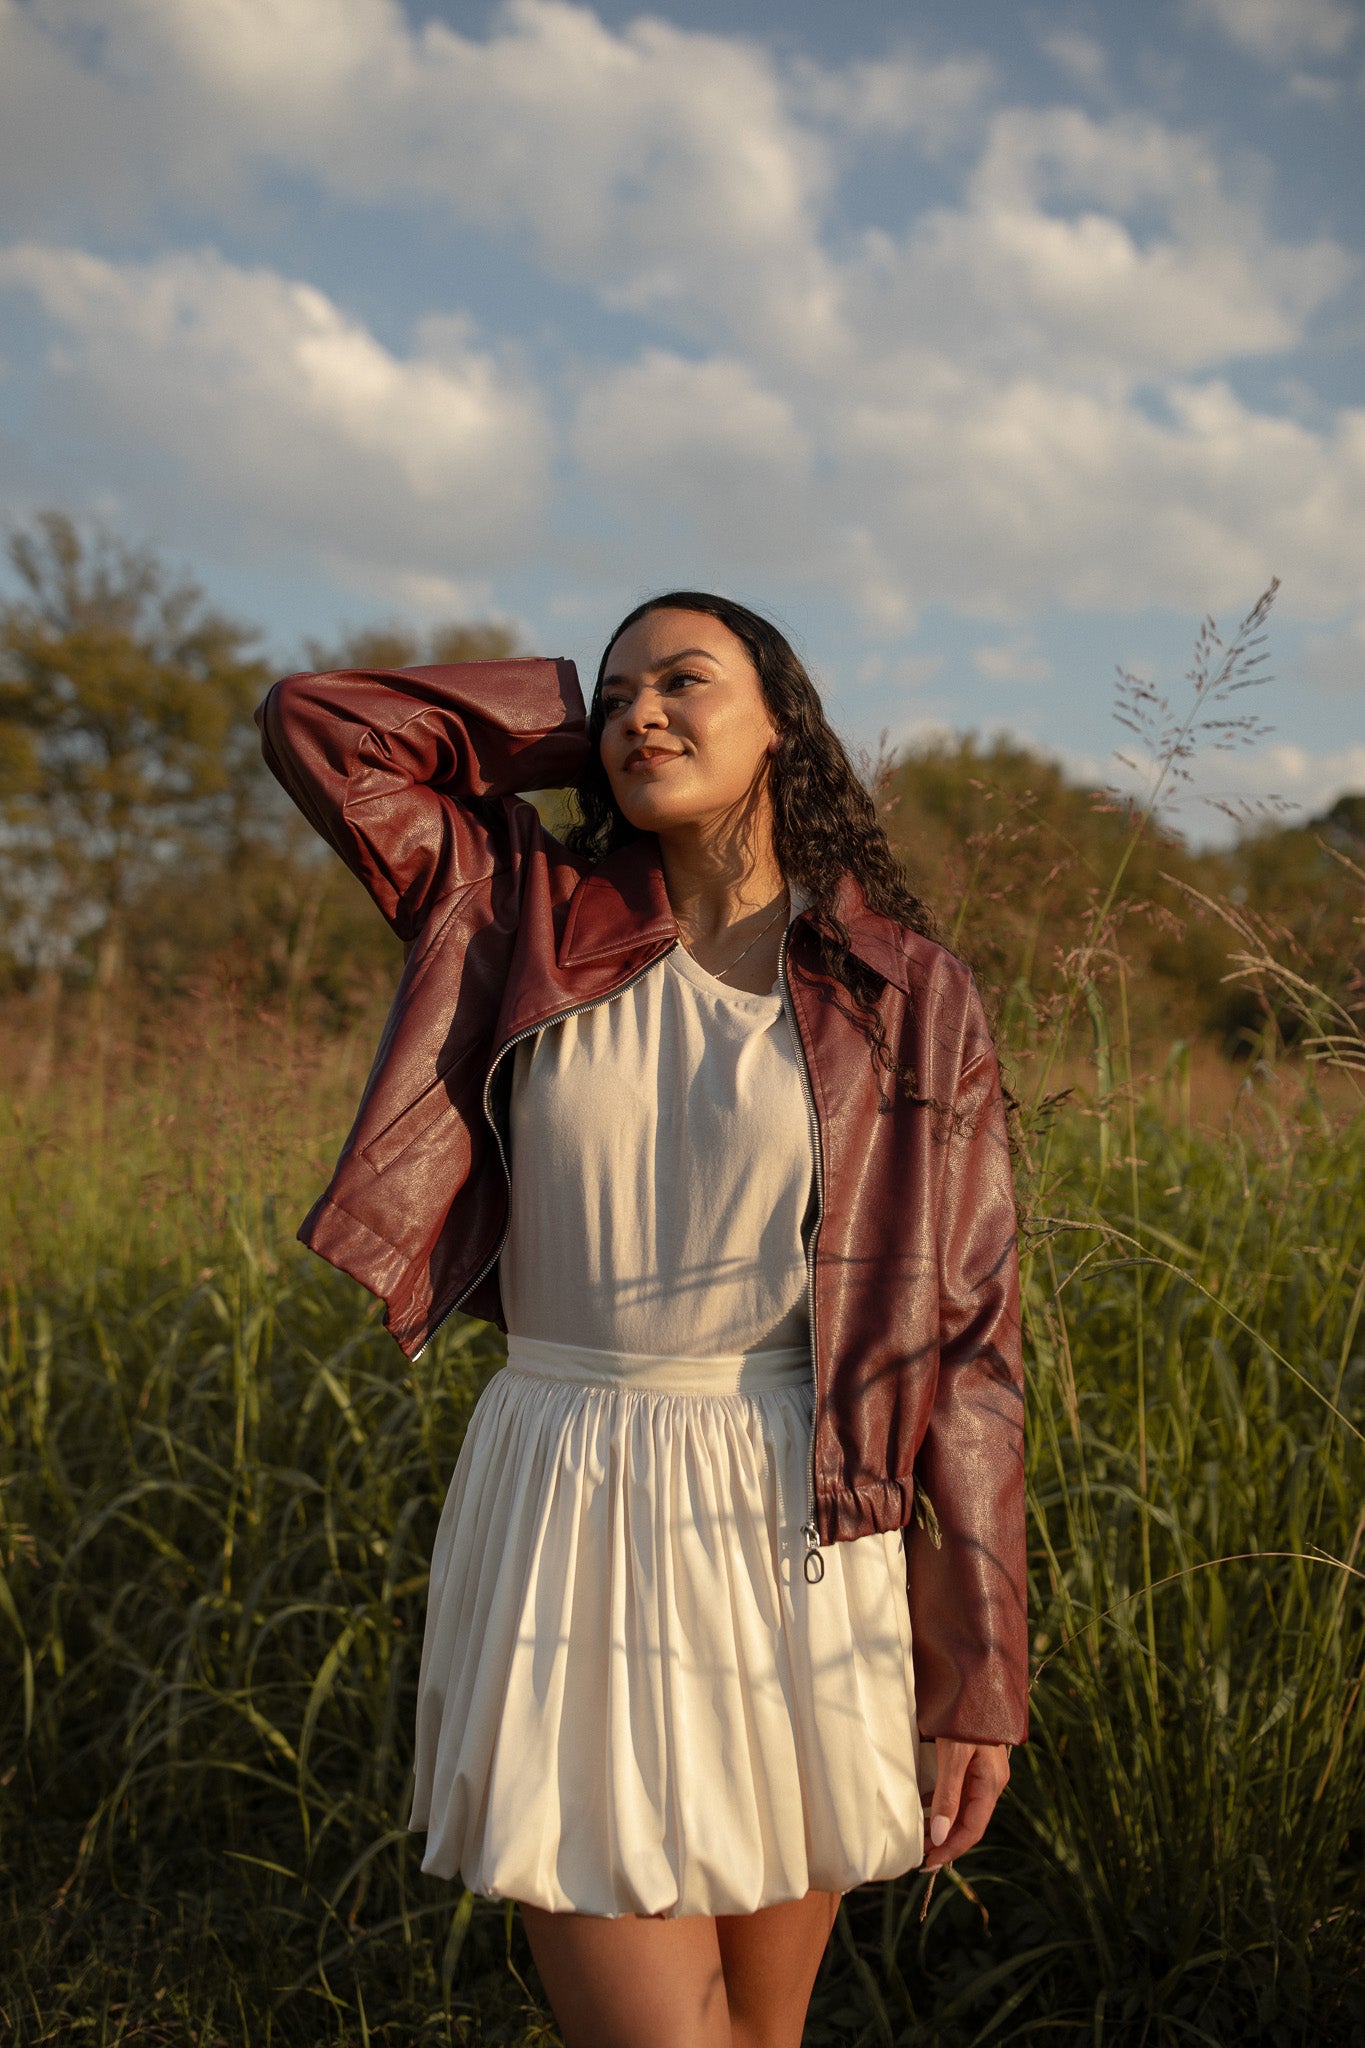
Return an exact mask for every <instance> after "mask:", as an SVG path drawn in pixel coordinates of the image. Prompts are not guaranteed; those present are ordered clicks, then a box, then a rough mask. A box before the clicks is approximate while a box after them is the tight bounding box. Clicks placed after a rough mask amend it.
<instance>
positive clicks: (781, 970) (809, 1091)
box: [777, 926, 825, 1586]
mask: <svg viewBox="0 0 1365 2048" xmlns="http://www.w3.org/2000/svg"><path fill="white" fill-rule="evenodd" d="M790 930H791V927H790V926H788V928H787V931H784V932H783V934H782V944H781V946H780V947H779V948H778V954H777V978H778V980H779V981H780V982H781V984H782V1006H783V1008H784V1009H785V1010H786V1013H787V1021H788V1022H789V1024H790V1025H791V1029H792V1037H793V1038H794V1039H795V1040H796V1061H797V1065H798V1066H799V1067H800V1069H801V1082H802V1086H803V1087H804V1089H805V1091H806V1114H807V1116H808V1117H809V1118H810V1135H811V1150H812V1152H813V1154H814V1157H815V1220H814V1221H813V1223H812V1224H811V1228H810V1238H809V1240H808V1242H807V1245H806V1298H807V1303H808V1312H809V1316H810V1363H811V1377H812V1379H813V1381H814V1392H813V1397H812V1400H811V1415H810V1456H809V1457H808V1458H807V1460H806V1519H805V1521H804V1522H803V1523H802V1524H801V1534H802V1536H803V1537H804V1538H805V1543H806V1554H805V1557H804V1559H803V1561H802V1566H801V1570H802V1575H803V1577H804V1578H805V1581H806V1584H807V1585H808V1586H818V1585H819V1583H820V1581H821V1579H823V1577H824V1576H825V1560H824V1559H823V1557H821V1555H820V1525H819V1523H818V1522H817V1521H816V1519H815V1429H816V1421H817V1417H818V1413H819V1402H820V1376H819V1373H818V1371H817V1369H816V1355H817V1354H816V1342H817V1336H816V1328H815V1250H816V1244H817V1242H818V1240H819V1236H820V1224H821V1222H822V1220H823V1218H824V1214H825V1175H824V1166H823V1164H822V1161H821V1157H820V1119H819V1116H818V1115H817V1114H816V1108H815V1091H814V1089H813V1088H812V1087H811V1082H810V1069H809V1068H808V1067H807V1065H806V1048H805V1044H804V1042H803V1040H802V1037H801V1031H800V1027H799V1026H798V1024H797V1021H796V1010H795V1007H794V1005H793V1003H792V999H791V985H790V983H789V982H788V980H787V939H788V935H789V933H790Z"/></svg>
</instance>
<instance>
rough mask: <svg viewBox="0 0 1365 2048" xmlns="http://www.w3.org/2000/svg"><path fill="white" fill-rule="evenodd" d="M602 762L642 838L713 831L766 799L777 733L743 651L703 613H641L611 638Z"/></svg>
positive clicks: (727, 630) (605, 680)
mask: <svg viewBox="0 0 1365 2048" xmlns="http://www.w3.org/2000/svg"><path fill="white" fill-rule="evenodd" d="M601 701H602V709H603V712H604V714H605V723H604V725H603V729H602V742H601V750H602V765H603V767H604V768H605V770H606V773H607V779H608V781H609V782H610V784H611V788H612V793H613V795H614V796H615V798H616V801H617V803H618V804H619V805H620V807H621V809H622V811H623V812H624V813H625V816H626V817H627V818H628V819H629V820H630V823H631V824H632V825H635V826H637V827H638V828H639V829H640V830H641V831H644V832H660V833H667V832H669V831H672V830H678V829H687V828H689V827H696V826H703V827H704V826H705V825H707V824H708V823H715V824H716V825H717V826H719V824H720V823H721V822H722V821H723V820H725V819H727V818H729V817H731V816H733V814H734V813H735V812H736V811H738V810H739V809H740V808H741V807H742V806H743V805H744V804H745V802H746V799H748V800H750V801H753V802H759V803H762V802H766V801H767V798H766V790H765V789H764V788H763V786H762V785H763V783H764V780H765V778H764V773H763V771H764V768H765V766H766V763H767V760H768V757H769V754H770V753H771V751H772V750H773V749H774V748H775V747H776V743H777V739H778V731H777V727H776V725H775V724H774V723H773V719H772V715H771V713H770V712H769V710H768V707H767V704H766V703H765V701H764V697H763V691H762V688H761V686H760V684H759V680H758V671H757V670H756V669H755V667H754V664H753V661H752V659H751V657H750V655H749V651H748V649H747V648H746V647H745V645H744V643H743V641H742V640H740V639H739V638H737V636H736V635H735V634H734V633H732V632H731V631H730V628H729V627H728V626H726V625H723V624H722V623H721V621H720V620H719V619H713V618H711V617H710V616H709V614H708V613H705V612H687V611H657V612H646V614H645V616H644V618H642V619H637V620H636V622H635V624H634V625H633V626H629V627H627V629H626V631H625V632H624V633H622V634H621V636H620V638H619V639H618V640H616V641H615V642H614V643H613V645H612V647H611V650H610V652H609V654H608V657H607V663H606V670H605V674H604V677H603V682H602V698H601Z"/></svg>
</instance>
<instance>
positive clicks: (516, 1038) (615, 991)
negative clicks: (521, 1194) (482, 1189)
mask: <svg viewBox="0 0 1365 2048" xmlns="http://www.w3.org/2000/svg"><path fill="white" fill-rule="evenodd" d="M678 943H679V941H678V940H677V939H674V941H673V944H672V945H669V946H665V948H664V950H663V952H662V953H656V954H655V956H654V958H653V959H652V960H650V961H647V962H646V964H645V965H644V966H643V967H642V968H641V969H640V971H639V973H638V974H632V975H631V977H630V979H629V980H628V981H623V982H622V983H621V984H620V986H619V987H618V988H612V989H608V990H607V992H606V994H605V995H601V996H594V997H593V999H592V1001H591V1002H590V1003H571V1004H570V1006H569V1008H568V1009H567V1010H556V1011H555V1012H554V1013H553V1015H551V1016H549V1017H542V1019H541V1021H540V1022H539V1024H528V1025H527V1027H526V1029H525V1030H524V1031H517V1032H514V1034H513V1035H512V1037H511V1038H509V1039H507V1040H506V1041H505V1043H504V1044H502V1045H500V1046H499V1047H498V1050H497V1052H496V1054H495V1055H494V1058H493V1061H492V1063H491V1065H490V1066H489V1069H488V1072H487V1073H486V1074H485V1076H484V1082H483V1113H484V1117H485V1119H486V1120H487V1123H488V1127H489V1129H490V1130H491V1131H492V1133H493V1136H494V1137H495V1138H496V1140H497V1145H498V1158H499V1159H500V1160H501V1161H502V1171H503V1177H504V1179H505V1180H506V1182H507V1220H506V1222H505V1223H504V1224H503V1226H502V1235H501V1237H500V1238H499V1239H498V1242H497V1244H496V1245H495V1246H494V1248H493V1251H492V1252H491V1253H490V1254H489V1256H488V1258H486V1259H485V1260H484V1262H483V1264H482V1265H481V1266H480V1268H479V1270H478V1272H477V1273H476V1274H475V1275H474V1278H473V1279H472V1280H471V1281H470V1282H469V1284H468V1286H467V1287H462V1288H461V1289H460V1292H459V1294H458V1296H457V1297H456V1299H455V1300H454V1301H453V1302H452V1303H451V1304H450V1307H449V1308H448V1309H447V1310H446V1312H445V1315H443V1316H442V1317H441V1322H439V1323H433V1324H432V1326H431V1329H430V1330H429V1331H428V1333H427V1337H426V1341H425V1342H424V1343H423V1345H422V1351H425V1350H426V1348H427V1345H428V1344H429V1343H430V1342H431V1340H432V1338H433V1337H434V1336H435V1335H436V1332H437V1331H438V1330H439V1329H440V1327H441V1323H444V1322H445V1321H446V1320H447V1318H448V1317H450V1316H453V1315H454V1313H455V1311H456V1310H457V1309H458V1308H459V1306H460V1303H461V1302H462V1301H467V1300H468V1299H469V1297H470V1295H471V1294H472V1293H473V1292H474V1289H475V1288H476V1287H477V1286H478V1284H479V1282H480V1281H481V1280H482V1279H483V1278H484V1276H485V1275H486V1274H488V1273H491V1272H492V1270H493V1268H494V1266H496V1265H497V1263H498V1260H499V1259H500V1258H501V1257H502V1250H503V1246H504V1245H505V1244H506V1242H507V1234H508V1232H509V1231H510V1230H511V1228H512V1168H511V1164H510V1162H509V1160H508V1157H507V1152H506V1149H505V1147H504V1145H503V1142H502V1132H501V1131H500V1130H499V1129H498V1121H497V1118H496V1117H495V1116H494V1114H493V1112H492V1110H491V1108H490V1107H489V1102H488V1096H489V1091H490V1090H491V1088H492V1086H493V1076H494V1075H495V1074H496V1073H497V1071H498V1068H499V1067H500V1066H501V1065H502V1062H503V1060H504V1059H505V1058H506V1057H507V1055H508V1053H509V1052H511V1051H512V1050H513V1049H514V1048H515V1047H516V1046H518V1045H520V1044H521V1041H522V1039H523V1038H534V1037H535V1035H536V1033H537V1032H538V1031H545V1030H547V1029H548V1028H549V1026H550V1025H551V1024H562V1023H563V1022H564V1020H565V1018H567V1017H578V1016H581V1015H582V1013H583V1011H584V1010H595V1009H597V1008H598V1007H599V1006H600V1005H601V1004H602V1003H609V1002H611V1001H613V1000H614V998H615V997H617V996H620V995H624V994H625V992H626V990H627V989H628V988H634V986H635V984H636V982H637V981H643V980H644V978H645V976H646V975H647V974H648V973H649V971H650V969H651V968H653V967H657V966H658V964H659V962H660V961H661V960H665V959H667V957H668V955H669V954H670V953H671V952H672V951H673V947H674V946H676V945H677V944H678ZM421 1355H422V1353H421V1352H420V1351H419V1352H418V1354H417V1356H418V1357H419V1358H420V1357H421Z"/></svg>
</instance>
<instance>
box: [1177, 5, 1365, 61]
mask: <svg viewBox="0 0 1365 2048" xmlns="http://www.w3.org/2000/svg"><path fill="white" fill-rule="evenodd" d="M1186 4H1187V6H1188V9H1189V12H1190V14H1191V15H1192V16H1193V17H1194V19H1195V20H1197V21H1202V22H1206V23H1208V24H1210V25H1211V26H1212V27H1215V28H1217V29H1219V30H1220V31H1221V32H1222V34H1224V35H1225V36H1226V37H1227V38H1228V40H1229V42H1232V43H1235V44H1236V45H1237V47H1238V48H1239V49H1241V50H1245V51H1246V53H1247V54H1248V56H1251V57H1257V58H1259V59H1260V60H1261V62H1262V63H1264V64H1282V63H1284V62H1286V60H1288V59H1290V58H1294V57H1339V56H1341V54H1342V52H1343V51H1344V50H1345V49H1346V46H1347V44H1348V43H1349V42H1350V41H1351V38H1352V36H1353V34H1354V33H1355V29H1356V25H1357V20H1358V16H1357V14H1356V12H1355V10H1354V8H1353V7H1352V6H1351V5H1350V0H1186Z"/></svg>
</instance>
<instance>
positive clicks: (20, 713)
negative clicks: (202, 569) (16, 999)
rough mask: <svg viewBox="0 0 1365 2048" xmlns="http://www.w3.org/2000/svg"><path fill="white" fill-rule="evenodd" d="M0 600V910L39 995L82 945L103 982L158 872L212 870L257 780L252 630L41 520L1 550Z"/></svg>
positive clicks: (259, 681)
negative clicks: (6, 589) (12, 587)
mask: <svg viewBox="0 0 1365 2048" xmlns="http://www.w3.org/2000/svg"><path fill="white" fill-rule="evenodd" d="M9 557H10V561H11V563H12V564H13V567H14V569H15V571H16V572H17V575H18V579H19V583H20V591H19V595H18V596H17V597H15V598H14V599H12V600H11V601H10V602H8V603H5V604H4V605H0V905H2V906H3V911H4V916H5V926H4V938H5V941H6V944H7V945H8V948H9V950H10V952H11V954H12V956H13V957H15V958H16V960H18V962H19V963H20V964H21V965H22V966H24V967H26V968H27V969H29V970H30V971H31V972H32V973H33V975H34V976H35V978H37V979H40V980H41V979H43V978H46V979H47V981H48V982H49V983H51V982H52V980H53V979H54V978H55V977H56V976H58V975H60V973H61V971H62V969H63V967H64V966H65V965H66V964H67V963H68V962H69V961H70V960H71V959H72V958H73V956H74V955H75V954H76V952H77V949H78V947H79V946H80V945H81V944H82V942H83V941H84V940H86V939H92V940H93V941H94V979H95V984H96V986H97V987H98V988H101V989H106V988H108V987H110V986H111V985H112V984H113V983H114V982H115V981H116V980H117V978H118V976H119V974H120V971H121V968H122V965H123V957H124V943H125V936H126V930H127V923H128V917H129V913H130V911H131V908H132V906H133V904H134V902H135V901H136V900H137V898H138V897H139V896H140V895H143V894H145V893H146V892H147V890H148V889H149V887H150V886H152V885H154V884H155V882H156V881H157V880H158V878H160V877H164V876H166V875H168V874H172V873H175V872H176V871H177V869H179V870H180V871H181V872H183V868H184V864H185V863H186V862H190V863H192V862H193V861H194V860H195V859H196V858H202V857H203V856H204V855H206V854H209V855H216V857H217V858H219V859H221V858H222V857H223V854H224V852H225V850H226V848H227V845H228V843H229V842H230V841H231V839H232V838H233V835H234V833H235V832H240V829H241V819H242V811H243V808H244V806H246V805H247V804H248V803H249V801H250V796H249V789H250V785H251V782H252V780H253V777H254V776H255V773H256V766H257V764H256V761H255V751H256V750H255V745H254V740H255V734H254V730H253V728H252V726H251V722H250V712H251V707H252V705H253V704H254V703H255V702H256V700H257V699H258V697H259V696H260V694H261V691H262V689H263V687H264V684H265V681H266V671H265V668H264V666H263V664H262V663H261V661H260V660H259V658H257V657H256V656H254V655H252V654H251V653H250V652H249V649H250V647H251V643H252V642H253V641H254V640H255V639H256V638H257V637H258V636H257V634H256V633H255V632H254V631H253V630H251V629H249V628H247V627H244V626H241V625H238V624H236V623H234V622H233V621H232V620H230V619H227V618H224V617H223V616H222V615H221V614H220V613H218V612H216V611H214V610H212V609H211V608H210V607H209V606H208V605H207V603H206V601H205V599H204V595H203V593H202V591H201V590H200V589H199V587H198V586H197V585H196V584H194V583H192V582H189V581H181V580H177V579H176V578H174V577H173V576H172V575H171V574H170V573H169V572H168V571H167V570H166V569H165V567H164V566H163V565H162V564H161V563H160V562H159V561H158V560H157V559H156V557H155V556H154V555H153V554H152V553H151V552H150V551H147V550H143V549H135V548H130V547H127V546H125V545H124V544H123V543H121V542H119V541H117V540H116V539H115V538H114V537H113V536H112V535H110V534H109V533H107V532H106V531H104V530H102V529H96V530H95V531H94V533H93V534H92V535H91V536H90V537H88V538H87V537H85V536H83V535H82V533H81V532H80V530H79V529H78V528H77V526H76V525H75V523H74V522H73V521H72V520H71V519H69V518H68V517H67V516H66V515H65V514H64V513H61V512H51V511H50V512H43V513H40V514H39V515H38V517H37V518H36V519H35V520H34V521H33V523H32V526H31V528H30V529H29V530H27V531H22V532H19V533H18V534H16V535H15V536H14V538H13V539H12V540H11V543H10V547H9Z"/></svg>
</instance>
